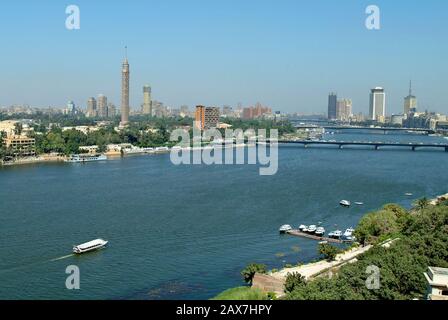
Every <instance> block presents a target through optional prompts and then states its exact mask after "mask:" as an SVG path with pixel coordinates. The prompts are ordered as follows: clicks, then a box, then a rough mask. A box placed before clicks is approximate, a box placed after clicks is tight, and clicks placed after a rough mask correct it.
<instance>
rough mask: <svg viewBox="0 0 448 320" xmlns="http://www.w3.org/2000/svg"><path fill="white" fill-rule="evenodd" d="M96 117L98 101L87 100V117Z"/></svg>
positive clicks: (91, 98) (93, 99)
mask: <svg viewBox="0 0 448 320" xmlns="http://www.w3.org/2000/svg"><path fill="white" fill-rule="evenodd" d="M96 116H97V109H96V99H95V98H94V97H90V98H89V100H87V117H89V118H95V117H96Z"/></svg>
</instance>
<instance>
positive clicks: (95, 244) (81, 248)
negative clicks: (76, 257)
mask: <svg viewBox="0 0 448 320" xmlns="http://www.w3.org/2000/svg"><path fill="white" fill-rule="evenodd" d="M107 243H108V241H105V240H103V239H95V240H92V241H89V242H86V243H83V244H80V245H77V246H74V247H73V252H74V253H76V254H81V253H86V252H90V251H94V250H98V249H102V248H104V247H105V246H106V245H107Z"/></svg>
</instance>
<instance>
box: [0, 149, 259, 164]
mask: <svg viewBox="0 0 448 320" xmlns="http://www.w3.org/2000/svg"><path fill="white" fill-rule="evenodd" d="M254 146H255V145H254V144H234V145H230V146H229V145H207V146H203V147H184V148H175V147H174V148H171V149H170V148H163V149H162V148H160V149H158V148H154V149H151V150H144V149H142V150H141V151H138V152H136V151H134V152H121V151H108V152H106V153H104V155H105V156H107V158H108V160H110V159H116V158H120V157H129V156H144V155H160V154H167V153H170V152H172V151H177V152H181V151H182V152H191V151H193V152H194V151H202V150H211V149H230V148H245V147H254ZM67 159H68V157H67V156H64V155H54V154H42V155H39V156H37V157H28V158H20V159H15V160H13V161H8V162H3V161H0V166H5V167H8V166H19V165H29V164H42V163H57V162H64V161H66V160H67Z"/></svg>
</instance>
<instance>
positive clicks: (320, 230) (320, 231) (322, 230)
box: [316, 227, 325, 237]
mask: <svg viewBox="0 0 448 320" xmlns="http://www.w3.org/2000/svg"><path fill="white" fill-rule="evenodd" d="M324 234H325V228H324V227H318V228H317V229H316V236H321V237H322V236H323V235H324Z"/></svg>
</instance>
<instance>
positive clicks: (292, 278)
mask: <svg viewBox="0 0 448 320" xmlns="http://www.w3.org/2000/svg"><path fill="white" fill-rule="evenodd" d="M305 285H306V282H305V277H304V276H302V275H301V274H300V273H298V272H294V273H288V275H287V276H286V281H285V292H286V293H290V292H293V291H294V290H296V289H299V288H302V287H304V286H305Z"/></svg>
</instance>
